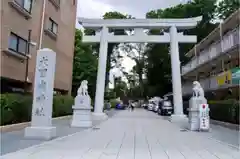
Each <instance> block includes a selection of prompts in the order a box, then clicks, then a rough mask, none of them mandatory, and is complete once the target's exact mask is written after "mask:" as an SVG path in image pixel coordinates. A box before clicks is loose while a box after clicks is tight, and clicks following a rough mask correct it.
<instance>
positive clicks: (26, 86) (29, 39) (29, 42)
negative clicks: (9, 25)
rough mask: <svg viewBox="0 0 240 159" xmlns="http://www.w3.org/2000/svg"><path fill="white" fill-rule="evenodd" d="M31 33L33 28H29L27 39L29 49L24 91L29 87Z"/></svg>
mask: <svg viewBox="0 0 240 159" xmlns="http://www.w3.org/2000/svg"><path fill="white" fill-rule="evenodd" d="M31 33H32V30H28V41H27V51H26V69H25V79H24V93H27V88H28V65H29V54H30V44H31Z"/></svg>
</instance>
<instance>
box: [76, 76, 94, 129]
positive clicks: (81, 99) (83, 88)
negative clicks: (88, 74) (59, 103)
mask: <svg viewBox="0 0 240 159" xmlns="http://www.w3.org/2000/svg"><path fill="white" fill-rule="evenodd" d="M71 126H72V127H92V113H91V98H90V96H89V95H88V81H86V80H83V81H82V83H81V85H80V87H79V88H78V91H77V96H76V97H75V100H74V105H73V118H72V123H71Z"/></svg>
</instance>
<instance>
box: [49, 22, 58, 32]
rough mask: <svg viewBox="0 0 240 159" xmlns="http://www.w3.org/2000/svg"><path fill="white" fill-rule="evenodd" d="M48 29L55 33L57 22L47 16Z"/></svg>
mask: <svg viewBox="0 0 240 159" xmlns="http://www.w3.org/2000/svg"><path fill="white" fill-rule="evenodd" d="M48 30H49V31H51V32H52V33H54V34H57V30H58V24H57V23H56V22H55V21H54V20H52V19H51V18H49V26H48Z"/></svg>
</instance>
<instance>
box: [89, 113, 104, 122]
mask: <svg viewBox="0 0 240 159" xmlns="http://www.w3.org/2000/svg"><path fill="white" fill-rule="evenodd" d="M92 118H93V120H106V119H108V116H107V114H105V113H92Z"/></svg>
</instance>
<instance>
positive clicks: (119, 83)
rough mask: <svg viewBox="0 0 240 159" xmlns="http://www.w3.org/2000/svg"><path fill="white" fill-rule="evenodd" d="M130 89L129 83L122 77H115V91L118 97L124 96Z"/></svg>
mask: <svg viewBox="0 0 240 159" xmlns="http://www.w3.org/2000/svg"><path fill="white" fill-rule="evenodd" d="M127 91H128V88H127V83H126V82H124V81H123V80H122V78H121V77H116V78H115V79H114V92H115V94H116V97H124V96H126V93H127Z"/></svg>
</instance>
